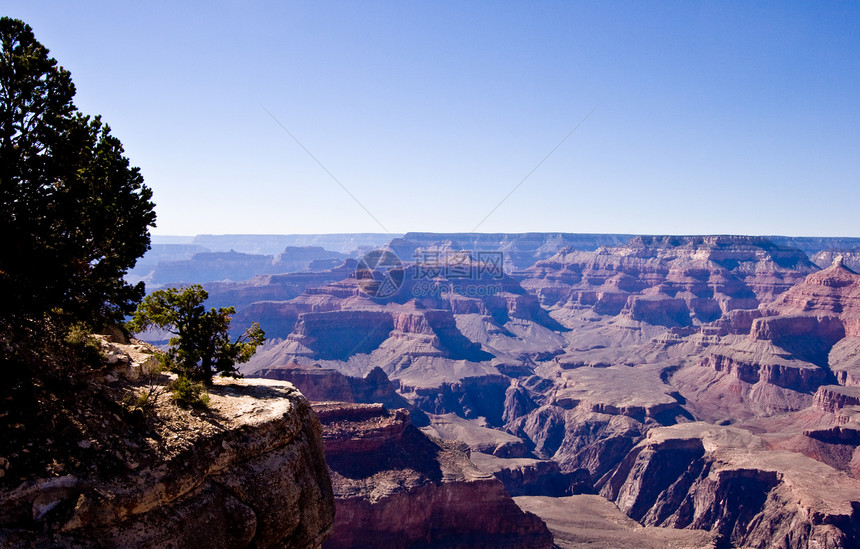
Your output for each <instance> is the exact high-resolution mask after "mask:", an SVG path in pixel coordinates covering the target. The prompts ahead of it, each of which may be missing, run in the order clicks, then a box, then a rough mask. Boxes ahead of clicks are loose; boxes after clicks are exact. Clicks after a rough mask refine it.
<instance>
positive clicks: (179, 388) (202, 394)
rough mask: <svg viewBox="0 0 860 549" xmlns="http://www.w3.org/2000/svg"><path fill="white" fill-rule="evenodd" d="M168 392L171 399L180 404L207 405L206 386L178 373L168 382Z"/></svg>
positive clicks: (204, 406) (202, 406)
mask: <svg viewBox="0 0 860 549" xmlns="http://www.w3.org/2000/svg"><path fill="white" fill-rule="evenodd" d="M170 394H171V398H173V401H174V402H176V403H177V404H179V405H180V406H193V407H197V408H206V407H208V406H209V393H207V392H206V386H205V385H203V383H200V382H197V381H191V380H190V379H188V378H187V377H185V376H183V375H180V376H179V377H178V378H176V379H175V380H173V381H172V382H171V383H170Z"/></svg>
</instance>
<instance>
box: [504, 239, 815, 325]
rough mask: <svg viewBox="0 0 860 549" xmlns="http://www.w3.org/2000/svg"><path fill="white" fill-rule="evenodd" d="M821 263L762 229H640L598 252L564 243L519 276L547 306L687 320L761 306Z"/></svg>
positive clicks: (677, 322) (653, 319)
mask: <svg viewBox="0 0 860 549" xmlns="http://www.w3.org/2000/svg"><path fill="white" fill-rule="evenodd" d="M815 270H816V267H815V265H813V264H812V263H811V262H810V261H809V259H807V257H806V256H805V255H804V254H803V253H802V252H800V251H799V250H796V249H791V248H781V247H779V246H776V245H775V244H773V243H772V242H770V241H769V240H767V239H764V238H761V237H735V236H704V237H636V238H634V239H633V240H631V241H630V242H629V243H627V244H626V245H623V246H617V247H614V248H600V249H598V250H596V251H594V252H581V251H575V250H563V251H561V252H559V253H558V254H556V255H555V256H553V257H551V258H549V259H546V260H543V261H539V262H537V263H536V264H535V265H534V266H533V267H530V268H529V269H527V270H526V271H524V272H522V273H520V274H519V276H520V277H522V278H523V281H522V284H523V287H525V288H526V289H528V290H529V291H532V292H534V293H536V294H537V295H538V296H539V297H540V298H541V303H542V304H543V305H544V306H547V307H555V308H561V309H570V310H573V311H577V310H584V309H588V310H591V311H593V312H595V313H597V314H600V315H609V316H614V315H619V314H624V315H625V316H627V317H629V318H631V319H632V320H639V321H645V322H648V323H650V324H658V325H663V326H687V325H690V324H692V323H694V322H695V323H707V322H711V321H713V320H716V319H717V318H719V317H720V316H721V315H722V314H723V313H725V312H727V311H730V310H733V309H752V308H755V307H757V306H758V305H759V303H761V302H762V301H770V300H771V299H772V298H773V296H775V295H778V294H780V293H782V292H784V291H785V290H787V289H788V288H789V287H791V286H792V285H793V284H795V283H796V282H798V281H800V280H801V279H802V278H803V277H804V276H806V275H807V274H809V273H811V272H813V271H815ZM568 314H570V313H568ZM565 316H567V315H566V314H559V315H557V318H560V319H562V318H565Z"/></svg>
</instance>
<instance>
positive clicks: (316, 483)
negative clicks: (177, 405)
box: [0, 380, 334, 548]
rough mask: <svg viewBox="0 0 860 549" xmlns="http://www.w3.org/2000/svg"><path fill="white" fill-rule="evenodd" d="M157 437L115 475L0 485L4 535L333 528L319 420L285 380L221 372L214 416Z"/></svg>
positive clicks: (74, 539) (250, 542)
mask: <svg viewBox="0 0 860 549" xmlns="http://www.w3.org/2000/svg"><path fill="white" fill-rule="evenodd" d="M176 428H177V427H176V426H174V427H171V429H176ZM162 437H164V438H162ZM162 437H159V438H161V441H160V442H159V441H157V440H155V439H146V443H147V444H152V445H159V444H161V445H163V446H162V447H161V449H159V450H157V451H156V455H157V456H158V457H157V458H156V459H153V458H152V457H150V458H147V457H146V456H147V455H150V454H149V453H147V452H143V453H142V454H141V456H140V457H138V458H136V459H141V461H140V462H135V461H129V462H128V463H127V464H126V467H124V468H121V469H119V470H118V471H116V472H114V473H113V474H110V475H104V473H103V474H102V475H99V476H95V475H94V476H86V475H77V474H70V475H64V476H57V477H52V478H44V479H40V480H32V481H29V482H25V483H23V484H21V485H20V486H18V487H17V488H15V489H12V490H8V491H4V492H2V493H0V509H2V513H0V517H2V518H0V544H2V545H3V546H4V547H8V546H27V545H31V544H34V545H38V546H43V545H48V546H52V547H78V546H109V547H168V546H170V547H177V548H183V547H188V548H190V547H223V548H237V547H308V548H312V547H318V546H319V545H320V543H321V542H322V540H323V539H325V537H326V536H327V535H328V533H329V532H330V530H331V527H332V521H333V518H334V501H333V496H332V489H331V482H330V479H329V474H328V471H327V470H326V467H325V462H324V456H323V446H322V438H321V429H320V424H319V422H318V420H317V418H316V415H315V414H314V413H313V411H312V410H311V408H310V406H309V404H308V402H307V400H306V399H305V398H304V397H302V395H301V394H300V393H298V392H297V391H296V390H295V388H294V387H293V386H291V385H290V384H288V383H283V382H275V381H265V380H247V381H233V382H220V381H219V382H218V383H217V384H216V386H215V387H214V388H213V389H212V392H211V421H208V422H203V421H199V420H198V421H195V420H193V417H192V416H188V418H186V420H185V428H184V429H181V431H179V432H171V431H168V432H165V433H163V434H162ZM81 444H85V445H86V447H87V448H89V446H90V445H91V444H97V443H92V442H89V441H85V442H82V443H81ZM129 449H130V450H132V449H133V448H129ZM131 459H135V458H131Z"/></svg>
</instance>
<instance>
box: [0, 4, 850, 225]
mask: <svg viewBox="0 0 860 549" xmlns="http://www.w3.org/2000/svg"><path fill="white" fill-rule="evenodd" d="M2 13H3V14H4V15H9V16H13V17H17V18H20V19H23V20H24V21H26V22H27V23H29V24H30V25H31V26H32V27H33V29H34V31H35V33H36V37H37V38H38V39H39V40H40V41H41V42H42V43H43V44H45V45H46V46H47V47H48V48H50V50H51V53H52V55H53V56H54V57H55V58H56V59H57V60H58V61H59V62H60V64H61V65H63V66H64V67H66V68H67V69H69V70H70V71H71V73H72V78H73V80H74V82H75V84H76V86H77V90H78V95H77V99H76V103H77V105H78V107H79V108H80V109H81V110H82V111H84V112H86V113H90V114H96V113H100V114H102V115H103V118H104V119H105V120H106V121H107V122H108V123H109V124H110V125H111V127H112V128H113V133H114V135H116V136H117V137H118V138H119V139H120V140H121V141H122V142H123V143H124V145H125V148H126V152H127V154H128V156H129V157H130V158H131V160H132V163H133V164H134V165H138V166H140V167H141V169H142V172H143V174H144V177H145V178H146V181H147V184H148V185H149V186H150V187H152V188H153V190H154V193H155V202H156V205H157V212H158V227H157V228H156V229H155V230H154V233H155V234H161V235H167V234H198V233H216V234H217V233H332V232H384V230H387V231H391V232H395V233H397V232H406V231H445V232H466V231H471V230H473V229H475V228H476V226H477V225H478V224H479V223H480V222H481V220H482V219H484V218H485V217H486V216H487V214H489V213H490V212H491V211H493V209H494V208H496V206H498V208H497V209H495V211H493V213H492V215H490V216H489V217H488V218H487V219H486V221H484V222H483V223H482V224H481V225H480V226H479V227H478V230H479V231H481V232H497V231H498V232H521V231H564V232H618V233H674V234H678V233H684V234H690V233H745V234H786V235H822V236H860V3H857V2H853V3H846V2H838V1H833V2H811V1H810V2H752V1H744V2H726V1H719V2H704V3H697V2H687V1H684V2H642V1H637V2H502V1H466V2H464V1H429V0H428V1H422V2H415V1H408V0H407V1H391V2H370V1H360V2H354V1H349V2H346V1H344V2H293V1H278V2H247V3H246V2H239V1H233V2H199V3H192V2H172V1H171V2H114V1H111V2H86V1H76V2H68V1H63V2H41V1H33V0H27V1H17V0H13V1H6V2H4V6H3V10H2ZM267 111H268V112H267ZM269 113H271V115H272V116H270V114H269ZM589 113H591V114H590V116H589ZM273 117H274V118H273ZM586 117H587V119H586ZM583 119H585V121H584V122H582V121H583ZM580 122H582V124H581V125H580V126H579V127H578V129H576V131H574V132H573V133H572V134H570V132H571V131H572V130H573V129H574V128H576V127H577V125H578V124H580ZM282 126H283V127H282ZM284 128H286V130H288V131H289V132H290V133H292V134H293V135H294V136H295V137H296V138H297V139H298V141H300V142H301V144H302V145H303V146H304V147H305V148H306V149H307V150H308V151H310V153H311V154H312V155H313V156H314V157H316V158H317V159H318V160H319V162H320V163H321V164H322V165H323V166H324V167H325V169H324V168H322V167H321V166H320V165H319V164H318V163H317V162H316V161H315V160H314V159H313V158H312V157H311V156H310V155H309V154H308V153H307V152H306V151H305V150H303V148H302V147H301V146H300V145H299V144H297V142H296V141H294V140H293V138H291V137H290V135H289V134H288V133H287V131H285V129H284ZM568 134H570V137H569V138H567V140H566V141H564V142H563V143H561V142H562V140H563V139H564V138H565V136H567V135H568ZM559 143H561V145H560V146H558V145H559ZM556 146H558V148H557V149H555V151H554V152H553V153H552V154H551V155H550V156H549V157H548V158H546V160H545V161H544V162H543V164H540V162H541V161H542V160H543V159H544V158H545V157H546V156H547V154H549V153H550V152H551V151H553V149H554V148H555V147H556ZM539 164H540V166H539V167H538V165H539ZM536 167H537V169H535V168H536ZM326 170H327V171H328V172H330V173H331V174H332V175H333V176H334V177H335V178H336V179H337V180H338V181H340V183H341V184H342V185H343V186H344V187H346V188H347V189H348V190H349V192H351V193H352V194H353V195H354V196H355V197H356V198H357V199H358V201H359V202H360V203H361V204H363V206H364V208H366V209H367V210H368V211H370V212H371V213H372V216H371V215H369V214H368V213H367V212H366V211H365V209H364V208H362V206H359V205H358V204H357V203H356V202H355V201H354V200H353V198H351V197H350V195H349V194H347V192H345V191H344V190H343V189H342V188H341V187H340V185H339V184H338V183H337V182H336V181H335V180H334V179H332V177H331V176H330V175H329V173H327V171H326ZM532 170H534V171H533V173H532ZM529 173H531V175H529ZM527 176H528V177H527ZM526 177H527V178H526ZM524 178H526V179H525V181H523V179H524ZM520 182H522V184H521V185H520V186H519V187H518V188H517V189H516V191H515V192H514V193H513V194H511V195H510V197H509V198H508V199H507V200H505V201H504V202H503V203H502V204H501V205H500V206H499V203H500V202H501V201H502V200H503V199H504V198H505V196H506V195H508V193H509V192H510V191H511V190H512V189H514V187H516V186H517V185H518V184H519V183H520ZM374 217H375V218H376V220H378V221H379V222H380V223H381V224H382V226H384V229H383V227H381V226H380V224H379V223H377V221H376V220H374Z"/></svg>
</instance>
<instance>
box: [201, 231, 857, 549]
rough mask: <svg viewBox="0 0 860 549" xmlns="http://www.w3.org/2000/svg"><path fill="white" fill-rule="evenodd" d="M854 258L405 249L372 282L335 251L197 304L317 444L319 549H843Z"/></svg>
mask: <svg viewBox="0 0 860 549" xmlns="http://www.w3.org/2000/svg"><path fill="white" fill-rule="evenodd" d="M855 240H856V239H830V240H828V239H812V238H792V237H749V236H665V237H663V236H633V235H563V234H555V235H550V234H545V235H541V234H528V235H469V234H431V233H408V234H406V235H402V236H398V235H395V236H394V237H392V238H389V239H388V241H387V244H386V248H385V249H386V250H388V251H389V252H391V253H394V254H396V256H397V257H398V258H399V260H400V262H401V263H400V264H398V265H394V266H387V267H386V268H379V269H377V270H374V271H373V273H371V274H372V277H371V278H368V275H367V273H366V272H365V271H362V270H361V269H360V268H359V267H358V265H359V262H360V261H362V255H363V253H364V250H360V251H359V252H358V253H352V252H350V251H344V250H343V249H339V250H338V253H343V254H345V255H348V256H350V257H348V258H346V259H343V261H342V262H340V264H339V265H335V266H332V265H330V264H326V265H324V267H325V268H319V269H317V270H310V269H307V268H305V269H303V270H301V271H299V272H292V273H287V272H285V273H273V272H268V273H265V272H260V273H255V275H256V276H254V277H248V279H247V280H243V281H236V282H231V281H223V280H222V281H217V282H216V281H212V282H209V283H207V288H208V289H210V291H211V295H212V300H213V303H217V304H218V305H228V304H233V305H236V307H237V313H236V315H235V316H234V324H235V328H236V329H237V330H240V329H242V328H243V327H244V326H246V325H247V324H249V323H250V322H253V321H259V322H260V323H261V325H262V326H263V328H264V329H265V330H266V332H267V335H268V336H269V338H270V340H269V342H268V343H267V344H266V346H265V348H264V349H262V350H261V351H259V352H258V353H257V354H256V355H255V356H254V358H253V359H252V360H251V361H250V362H248V363H247V364H245V365H243V367H242V371H243V373H244V374H245V376H246V378H248V379H251V378H256V377H261V378H268V379H273V380H280V381H287V382H290V383H293V384H295V386H296V387H297V388H298V389H299V390H300V391H302V393H303V394H305V396H306V397H307V398H308V399H309V400H311V401H312V402H313V403H314V408H315V409H316V410H317V414H318V415H319V416H320V418H321V420H322V423H323V425H324V428H326V429H329V428H331V429H334V430H333V431H331V434H324V435H323V438H324V440H325V441H326V442H325V444H326V456H327V459H328V462H329V467H330V468H331V474H332V478H333V479H334V486H335V499H336V505H337V506H339V507H338V509H343V511H342V513H341V512H340V511H339V513H340V514H338V515H337V518H336V519H335V522H334V526H333V532H334V534H333V535H332V538H330V540H329V541H328V542H326V543H328V544H330V545H328V546H331V547H347V546H357V545H362V544H364V543H365V541H366V540H365V541H361V540H358V539H357V538H351V537H350V536H351V535H357V534H355V533H354V532H356V531H361V530H363V529H370V530H371V531H374V532H375V534H374V535H375V536H377V537H376V539H389V540H391V539H406V538H403V536H404V533H403V532H404V531H405V530H398V528H401V529H402V528H406V529H407V530H408V531H409V532H410V533H409V535H410V536H414V537H413V538H409V539H410V540H411V541H409V542H408V543H407V544H406V545H404V546H421V544H425V545H427V544H432V543H440V541H439V539H441V538H439V539H437V538H434V537H433V536H434V535H437V534H435V533H434V532H437V533H438V532H443V531H444V532H448V534H446V535H447V536H448V537H449V538H450V539H452V540H460V541H452V543H453V544H454V545H452V546H466V545H463V544H465V543H466V542H464V541H462V540H472V541H470V542H469V543H473V544H474V543H477V542H476V541H475V540H476V539H479V538H480V536H479V535H478V530H483V532H484V535H485V536H486V539H487V540H495V541H492V542H491V541H488V542H487V543H489V544H490V545H487V546H500V545H499V544H502V545H504V543H506V544H508V545H506V546H522V547H531V546H534V547H539V546H546V545H541V544H545V543H546V540H547V539H548V538H547V537H546V536H547V534H546V530H545V528H546V527H548V528H549V531H550V532H552V535H553V536H555V539H556V542H555V543H556V544H557V545H558V546H568V545H565V544H566V543H574V541H570V540H576V539H586V538H588V539H592V540H596V542H599V541H600V538H601V536H602V539H603V543H605V544H606V545H605V546H612V544H611V543H610V542H609V541H607V540H613V539H614V540H617V541H618V545H617V546H619V547H620V546H625V545H624V544H626V543H632V542H630V540H631V539H641V540H642V541H641V544H640V545H637V546H649V545H648V544H649V543H650V544H653V545H654V546H670V547H696V546H698V547H701V546H707V545H713V546H724V545H732V546H745V547H807V546H818V547H851V546H855V545H856V544H858V543H860V515H858V510H860V481H858V479H857V478H856V476H855V475H856V474H857V473H858V472H860V451H858V447H860V275H857V274H856V272H854V271H853V270H852V269H851V267H852V265H854V263H852V261H853V258H854V256H852V255H851V252H850V250H852V249H856V248H857V247H858V242H855ZM272 257H273V258H274V257H275V254H272ZM497 265H501V266H502V267H503V268H502V269H498V268H496V267H497ZM391 280H394V281H396V282H397V284H396V286H397V288H396V291H395V292H393V293H391V294H387V295H380V294H379V293H378V292H377V290H378V288H379V287H380V284H382V283H383V282H385V281H391ZM335 402H338V403H341V404H335ZM343 403H349V404H348V405H347V404H343ZM326 426H327V427H326ZM383 448H385V449H386V450H384V451H383V450H382V449H383ZM419 448H423V449H424V450H419ZM428 452H429V453H430V454H432V455H434V456H436V459H437V462H435V463H429V462H428V463H425V462H421V460H420V459H418V455H422V453H428ZM344 456H353V457H355V456H366V457H361V458H360V459H359V458H356V459H355V460H354V462H351V461H350V460H348V459H346V458H345V457H344ZM391 460H401V461H391ZM410 460H411V461H410ZM416 460H417V461H416ZM350 467H354V468H353V469H350ZM392 471H397V473H392ZM440 471H441V472H442V475H441V477H440V476H439V474H440V473H439V472H440ZM431 473H432V474H431ZM398 475H400V476H398ZM434 475H435V476H434ZM440 483H441V484H440ZM446 483H447V484H446ZM446 493H447V494H448V496H444V495H443V494H446ZM511 496H513V498H514V499H513V500H511V499H510V497H511ZM446 498H447V499H446ZM595 498H596V499H595ZM451 500H455V501H458V502H464V504H465V502H469V501H471V502H474V504H475V505H477V502H479V501H486V502H490V503H487V505H488V506H490V507H487V508H488V509H489V508H491V507H492V508H493V509H497V511H493V513H496V514H500V516H501V515H503V516H506V517H516V518H510V519H509V520H507V521H506V522H505V524H506V525H507V526H503V525H501V524H499V523H492V521H489V522H487V521H485V522H481V521H480V520H478V519H477V518H476V519H474V520H471V521H466V523H458V522H457V521H456V520H454V521H453V522H451V521H449V522H446V520H448V519H443V518H440V517H449V518H450V517H452V516H459V515H463V516H471V515H469V514H468V513H467V510H465V509H460V510H459V511H457V510H455V509H453V508H444V507H440V506H441V505H442V502H444V501H451ZM511 501H514V502H516V504H517V505H519V508H521V509H524V510H526V511H528V512H531V513H535V514H536V515H537V516H535V515H529V514H524V513H523V512H521V511H519V510H516V511H515V510H514V508H512V507H511V506H510V502H511ZM601 502H603V503H601ZM606 505H609V506H610V507H605V506H606ZM515 507H516V505H515ZM577 509H581V510H582V512H583V513H584V514H583V517H584V518H583V519H582V520H583V522H580V523H576V521H573V522H571V520H572V519H567V518H564V517H565V516H568V515H570V514H571V513H573V514H576V512H577ZM565 510H567V511H566V512H565ZM615 512H617V513H619V514H620V515H618V516H623V517H625V518H624V520H626V521H630V522H629V523H628V522H624V523H623V524H625V526H623V527H621V526H618V527H617V528H615V527H609V526H608V524H609V522H612V521H614V522H613V524H616V525H620V524H622V522H620V519H618V520H616V519H612V521H610V520H609V519H608V518H606V517H609V516H610V515H611V513H615ZM452 513H453V515H452ZM488 514H489V513H488ZM611 516H616V515H611ZM410 517H420V521H418V522H415V523H414V524H413V523H410V522H408V521H409V520H411V518H410ZM537 517H540V519H538V518H537ZM588 517H591V518H588ZM479 518H480V517H479ZM484 518H486V517H484ZM541 519H542V520H543V522H541ZM586 519H587V520H586ZM482 520H483V519H482ZM487 520H489V519H487ZM339 521H342V522H339ZM439 521H442V522H439ZM589 521H590V522H589ZM607 521H609V522H607ZM544 522H545V523H546V527H543V526H541V525H542V524H544ZM419 523H420V524H419ZM359 524H360V525H361V526H360V527H359V526H358V525H359ZM467 527H474V529H473V530H469V529H468V528H467ZM505 528H508V529H507V530H506V529H505ZM446 529H447V530H446ZM580 530H581V531H580ZM350 532H352V533H350ZM577 532H580V533H577ZM440 535H441V534H440ZM386 536H387V537H386ZM589 536H590V538H589ZM631 536H633V537H631ZM636 536H638V538H637V537H636ZM434 539H435V540H436V541H435V542H434V541H433V540H434ZM499 540H505V541H504V543H503V542H501V541H499ZM565 540H568V541H565ZM648 540H650V541H648ZM368 543H369V542H368ZM458 543H459V544H460V545H457V544H458ZM660 544H663V545H660ZM377 546H382V545H377ZM472 546H480V545H472ZM570 546H574V545H570ZM631 546H632V545H631Z"/></svg>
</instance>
